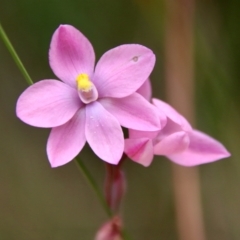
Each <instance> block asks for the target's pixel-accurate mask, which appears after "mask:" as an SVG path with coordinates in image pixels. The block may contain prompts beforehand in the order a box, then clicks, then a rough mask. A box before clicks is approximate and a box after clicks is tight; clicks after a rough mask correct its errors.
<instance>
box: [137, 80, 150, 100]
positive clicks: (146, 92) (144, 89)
mask: <svg viewBox="0 0 240 240" xmlns="http://www.w3.org/2000/svg"><path fill="white" fill-rule="evenodd" d="M137 93H139V94H140V95H142V96H143V97H144V98H146V99H147V100H148V101H149V102H150V100H151V97H152V85H151V82H150V79H149V78H148V79H147V80H146V81H145V82H144V83H143V85H142V86H141V87H140V88H139V89H138V90H137Z"/></svg>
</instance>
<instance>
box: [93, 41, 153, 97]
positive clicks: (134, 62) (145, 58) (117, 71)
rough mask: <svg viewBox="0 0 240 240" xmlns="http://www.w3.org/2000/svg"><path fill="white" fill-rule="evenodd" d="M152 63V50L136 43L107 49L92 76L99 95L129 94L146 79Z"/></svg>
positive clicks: (124, 95)
mask: <svg viewBox="0 0 240 240" xmlns="http://www.w3.org/2000/svg"><path fill="white" fill-rule="evenodd" d="M154 64H155V55H154V54H153V52H152V51H151V50H150V49H148V48H146V47H144V46H141V45H138V44H126V45H121V46H119V47H116V48H113V49H111V50H109V51H108V52H106V53H105V54H104V55H103V56H102V57H101V59H100V60H99V62H98V64H97V66H96V69H95V74H94V78H93V81H94V84H95V85H96V87H97V89H98V93H99V97H115V98H122V97H126V96H129V95H130V94H132V93H134V92H135V91H136V90H137V89H138V88H139V87H140V86H141V85H142V84H143V83H144V81H146V79H147V78H148V77H149V75H150V73H151V72H152V69H153V67H154Z"/></svg>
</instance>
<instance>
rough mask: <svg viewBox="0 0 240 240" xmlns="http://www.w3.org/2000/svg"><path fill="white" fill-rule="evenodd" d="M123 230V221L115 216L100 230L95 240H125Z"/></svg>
mask: <svg viewBox="0 0 240 240" xmlns="http://www.w3.org/2000/svg"><path fill="white" fill-rule="evenodd" d="M121 229H122V221H121V219H120V218H119V217H118V216H115V217H113V218H112V219H111V220H110V221H108V222H106V223H105V224H104V225H103V226H102V227H101V228H100V229H99V230H98V232H97V234H96V237H95V240H123V238H122V236H121Z"/></svg>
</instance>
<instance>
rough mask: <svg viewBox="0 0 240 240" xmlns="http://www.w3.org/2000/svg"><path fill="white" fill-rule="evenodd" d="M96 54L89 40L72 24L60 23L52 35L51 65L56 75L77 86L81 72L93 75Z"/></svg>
mask: <svg viewBox="0 0 240 240" xmlns="http://www.w3.org/2000/svg"><path fill="white" fill-rule="evenodd" d="M94 61H95V55H94V50H93V47H92V45H91V43H90V42H89V40H88V39H87V38H86V37H85V36H84V35H83V34H82V33H81V32H80V31H78V30H77V29H76V28H74V27H73V26H71V25H60V26H59V27H58V29H57V30H56V31H55V32H54V34H53V36H52V41H51V44H50V50H49V62H50V66H51V68H52V70H53V72H54V73H55V75H56V76H58V77H59V79H61V80H62V81H64V82H66V83H67V84H69V85H71V86H73V87H76V78H77V76H78V75H79V74H81V73H86V74H88V75H89V76H90V77H91V76H92V73H93V69H94Z"/></svg>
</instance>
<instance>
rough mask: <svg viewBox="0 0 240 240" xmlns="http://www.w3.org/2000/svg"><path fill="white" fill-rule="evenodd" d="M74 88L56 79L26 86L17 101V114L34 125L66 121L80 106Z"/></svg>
mask: <svg viewBox="0 0 240 240" xmlns="http://www.w3.org/2000/svg"><path fill="white" fill-rule="evenodd" d="M82 106H83V104H82V103H81V101H80V99H79V97H78V93H77V91H76V90H75V89H73V88H71V87H69V86H68V85H66V84H65V83H62V82H60V81H57V80H42V81H40V82H37V83H35V84H33V85H32V86H30V87H28V88H27V89H26V90H25V91H24V92H23V93H22V94H21V96H20V97H19V99H18V101H17V107H16V112H17V116H18V117H19V118H20V119H21V120H22V121H23V122H25V123H27V124H29V125H32V126H35V127H46V128H48V127H56V126H60V125H62V124H64V123H66V122H67V121H68V120H70V119H71V118H72V117H73V115H74V114H75V113H76V112H77V110H78V109H79V108H81V107H82Z"/></svg>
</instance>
